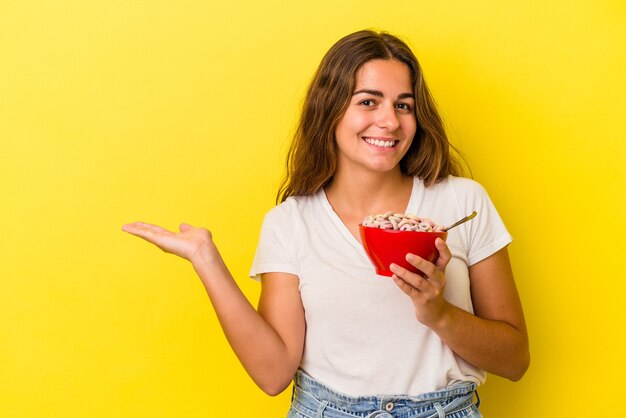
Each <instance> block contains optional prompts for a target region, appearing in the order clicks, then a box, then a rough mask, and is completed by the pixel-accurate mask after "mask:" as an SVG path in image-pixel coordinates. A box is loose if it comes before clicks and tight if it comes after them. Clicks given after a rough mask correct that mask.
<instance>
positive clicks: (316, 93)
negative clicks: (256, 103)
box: [276, 30, 463, 203]
mask: <svg viewBox="0 0 626 418" xmlns="http://www.w3.org/2000/svg"><path fill="white" fill-rule="evenodd" d="M374 59H384V60H391V59H395V60H398V61H400V62H403V63H405V64H406V65H407V66H408V67H409V70H410V72H411V78H412V82H413V88H414V94H415V104H416V105H415V114H416V118H417V131H416V132H415V137H414V139H413V143H412V144H411V147H410V148H409V150H408V151H407V153H406V155H405V156H404V157H403V158H402V160H401V161H400V169H401V171H402V172H403V173H404V174H406V175H410V176H418V177H419V178H420V179H422V180H423V181H424V183H425V184H426V185H427V186H429V185H432V184H434V183H436V182H437V181H439V180H441V179H443V178H444V177H446V176H448V175H449V174H452V175H461V174H462V173H463V167H462V165H461V164H460V163H459V160H458V159H457V158H456V157H455V156H454V155H453V154H451V152H450V150H451V149H452V150H454V151H456V149H455V148H454V147H453V146H452V145H451V144H450V142H449V141H448V137H447V135H446V132H445V130H444V127H443V123H442V121H441V117H440V116H439V113H438V112H437V108H436V106H435V103H434V101H433V99H432V97H431V95H430V92H429V90H428V87H427V86H426V81H425V80H424V77H423V75H422V69H421V67H420V65H419V63H418V61H417V58H415V55H414V54H413V52H412V51H411V49H410V48H409V47H408V46H407V45H406V44H405V43H404V42H403V41H401V40H400V39H398V38H397V37H395V36H393V35H390V34H388V33H385V32H381V33H377V32H374V31H371V30H362V31H359V32H355V33H352V34H350V35H347V36H345V37H343V38H342V39H340V40H339V41H338V42H337V43H336V44H335V45H333V46H332V47H331V48H330V50H329V51H328V52H327V53H326V55H325V56H324V58H323V59H322V62H321V63H320V66H319V67H318V69H317V72H316V73H315V76H314V77H313V80H312V81H311V84H310V85H309V89H308V92H307V95H306V97H305V100H304V104H303V107H302V113H301V115H300V121H299V123H298V127H297V130H296V132H295V134H294V138H293V141H292V143H291V147H290V148H289V152H288V154H287V171H286V174H285V177H284V179H283V181H282V182H281V185H280V188H279V189H278V194H277V197H276V202H277V203H279V202H283V201H285V199H287V198H288V197H289V196H297V195H304V196H310V195H313V194H315V193H316V192H317V191H318V190H320V188H322V187H324V186H326V185H327V184H328V183H329V182H330V180H331V179H332V177H333V175H334V173H335V170H336V168H337V148H336V144H335V141H334V137H335V129H336V128H337V124H338V123H339V121H340V119H341V117H342V116H343V114H344V113H345V111H346V109H347V107H348V104H349V103H350V98H351V97H352V93H353V91H354V86H355V83H356V73H357V71H358V70H359V69H360V68H361V66H362V65H363V64H365V63H366V62H368V61H371V60H374Z"/></svg>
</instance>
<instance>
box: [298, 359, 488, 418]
mask: <svg viewBox="0 0 626 418" xmlns="http://www.w3.org/2000/svg"><path fill="white" fill-rule="evenodd" d="M475 393H476V383H473V382H463V383H459V384H455V385H453V386H450V387H447V388H444V389H441V390H438V391H435V392H429V393H424V394H421V395H418V396H406V395H382V396H360V397H352V396H348V395H345V394H342V393H339V392H336V391H334V390H332V389H330V388H328V387H326V386H324V385H323V384H322V383H320V382H318V381H317V380H315V379H314V378H312V377H311V376H309V375H308V374H306V373H305V372H303V371H301V370H299V371H298V372H297V373H296V376H295V379H294V387H293V399H292V408H293V409H295V410H298V411H299V412H300V413H302V414H303V415H304V416H312V417H325V418H326V417H328V418H343V417H368V418H374V417H381V418H382V417H394V418H409V417H410V418H427V417H433V418H435V417H456V416H458V417H462V416H465V415H464V414H462V413H459V412H460V411H463V410H465V409H467V408H470V407H474V394H475ZM476 397H478V394H477V393H476ZM476 406H477V405H476ZM457 413H459V414H458V415H457Z"/></svg>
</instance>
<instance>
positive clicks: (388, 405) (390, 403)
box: [385, 402, 395, 412]
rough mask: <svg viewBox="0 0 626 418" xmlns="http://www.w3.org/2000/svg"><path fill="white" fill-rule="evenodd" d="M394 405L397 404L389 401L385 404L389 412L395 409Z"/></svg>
mask: <svg viewBox="0 0 626 418" xmlns="http://www.w3.org/2000/svg"><path fill="white" fill-rule="evenodd" d="M394 406H395V405H394V404H393V402H387V403H386V404H385V411H387V412H391V411H392V410H393V407H394Z"/></svg>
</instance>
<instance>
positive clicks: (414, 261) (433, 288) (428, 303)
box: [390, 238, 452, 328]
mask: <svg viewBox="0 0 626 418" xmlns="http://www.w3.org/2000/svg"><path fill="white" fill-rule="evenodd" d="M435 247H437V250H438V251H439V257H438V258H437V259H436V260H435V262H434V263H431V262H429V261H427V260H424V259H423V258H421V257H419V256H417V255H415V254H407V255H406V260H407V261H408V262H409V263H410V264H411V265H412V266H414V267H415V268H417V269H418V270H419V271H421V272H422V273H423V274H424V277H422V276H420V275H419V274H417V273H412V272H410V271H409V270H407V269H405V268H403V267H400V266H399V265H397V264H391V266H390V269H391V271H392V272H393V273H394V275H393V276H392V278H393V281H394V282H395V283H396V285H397V286H398V287H399V288H400V289H402V291H403V292H404V293H406V294H407V295H408V296H409V297H410V298H411V300H412V301H413V305H414V306H415V317H416V318H417V320H418V321H420V322H421V323H422V324H424V325H426V326H428V327H431V328H433V327H434V326H436V324H438V323H439V322H440V321H441V320H442V319H443V318H444V317H445V313H446V310H447V308H448V307H449V306H450V304H449V303H448V302H447V301H446V300H445V299H444V298H443V292H444V289H445V287H446V275H445V272H446V266H447V265H448V263H449V262H450V259H451V258H452V254H451V253H450V249H449V248H448V246H447V245H446V243H445V241H444V240H442V239H441V238H437V240H435Z"/></svg>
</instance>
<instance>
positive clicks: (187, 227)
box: [178, 223, 193, 232]
mask: <svg viewBox="0 0 626 418" xmlns="http://www.w3.org/2000/svg"><path fill="white" fill-rule="evenodd" d="M178 229H179V230H180V232H187V231H189V230H190V229H193V226H191V225H189V224H185V223H182V224H180V226H179V227H178Z"/></svg>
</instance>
